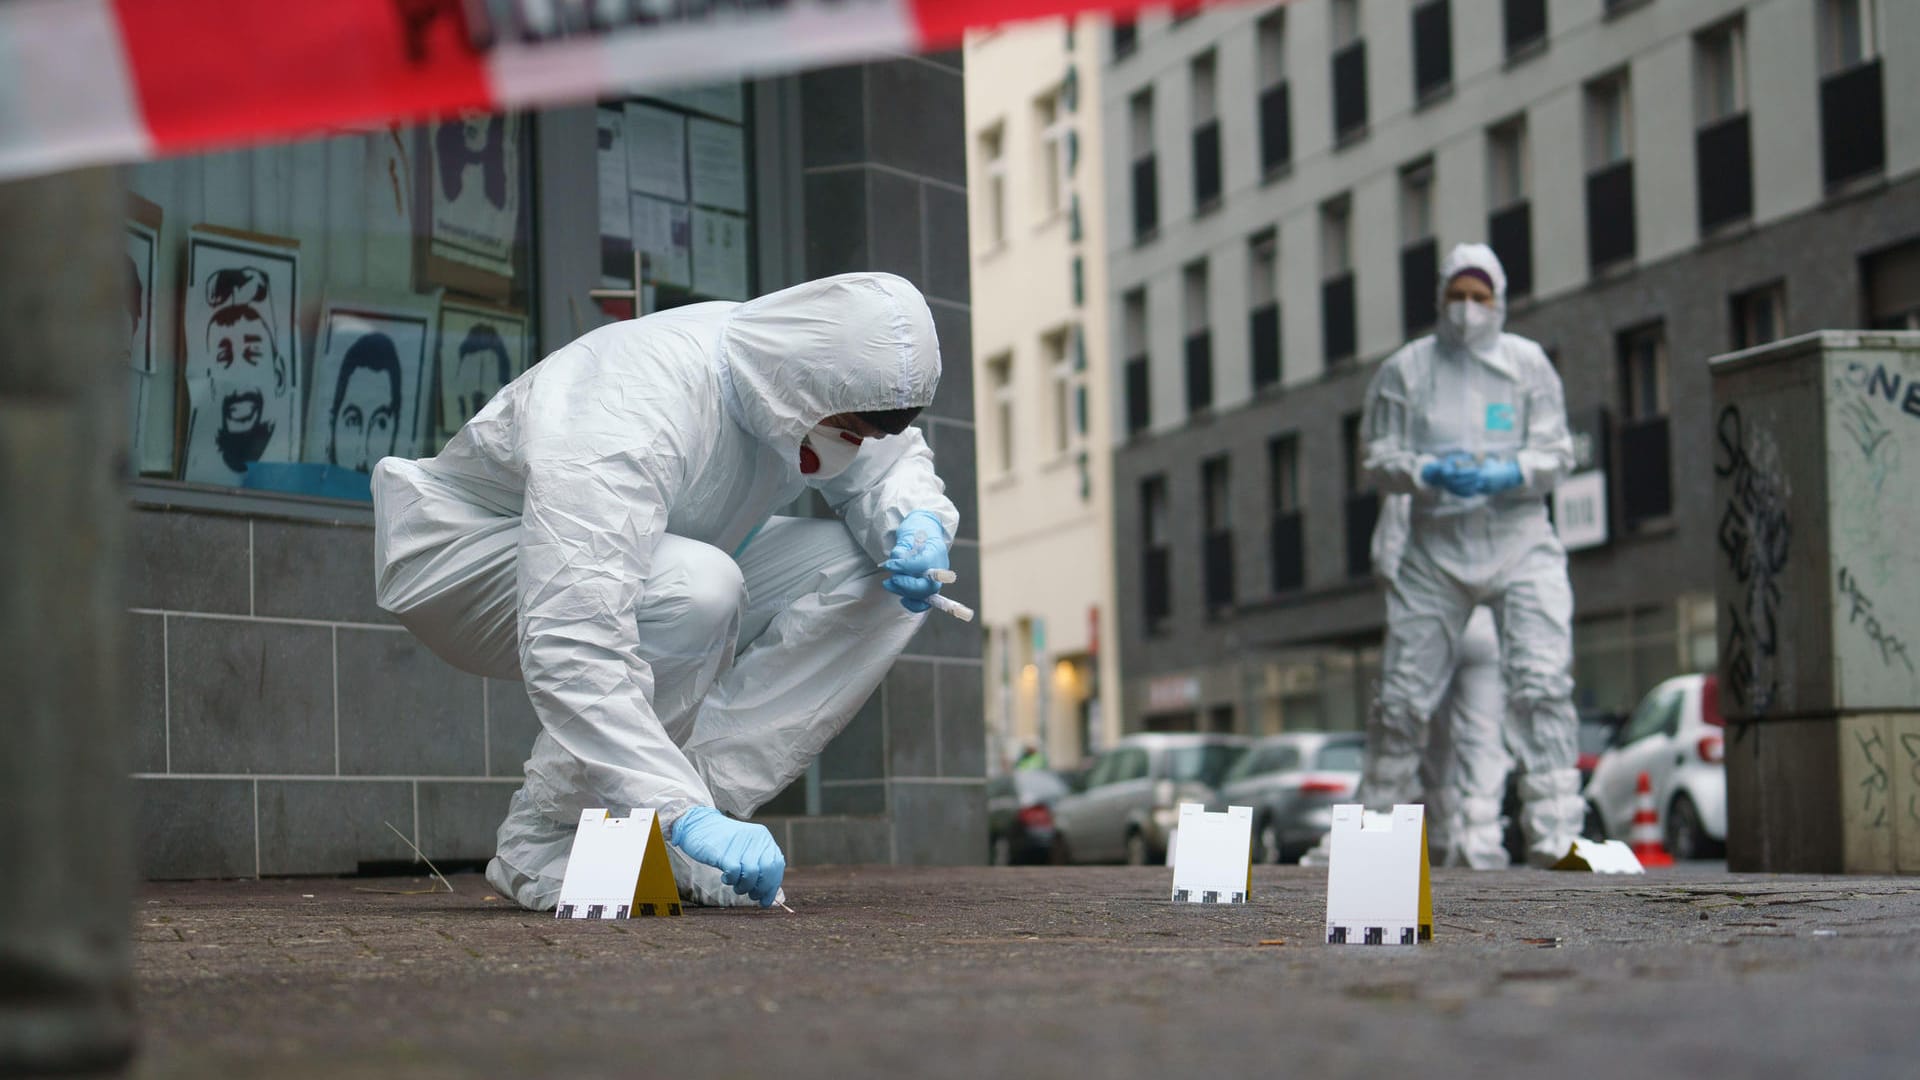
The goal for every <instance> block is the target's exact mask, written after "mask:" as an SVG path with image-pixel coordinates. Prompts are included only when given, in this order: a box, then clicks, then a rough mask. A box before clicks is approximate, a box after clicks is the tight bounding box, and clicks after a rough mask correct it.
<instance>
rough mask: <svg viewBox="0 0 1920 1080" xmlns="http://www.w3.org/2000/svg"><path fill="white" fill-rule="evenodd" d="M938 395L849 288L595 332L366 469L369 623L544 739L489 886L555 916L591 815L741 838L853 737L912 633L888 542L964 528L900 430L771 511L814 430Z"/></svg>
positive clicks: (911, 304)
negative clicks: (797, 510)
mask: <svg viewBox="0 0 1920 1080" xmlns="http://www.w3.org/2000/svg"><path fill="white" fill-rule="evenodd" d="M939 379H940V354H939V346H938V344H937V342H936V340H935V337H934V329H933V319H932V315H931V313H930V312H929V311H928V309H927V305H926V302H925V300H923V299H922V298H921V296H920V294H919V292H918V291H917V290H915V289H914V288H913V286H912V285H910V284H908V283H907V282H906V281H904V280H902V279H900V278H897V277H894V276H892V275H888V274H848V275H842V276H839V277H833V278H826V279H822V280H819V281H813V282H809V283H807V284H804V285H799V286H795V287H794V288H791V289H786V290H784V291H781V292H777V293H773V294H771V295H768V296H764V297H761V298H759V299H757V300H753V301H750V302H748V303H744V304H734V303H707V304H697V305H693V306H689V307H683V308H678V309H674V310H671V311H665V312H661V313H659V314H655V315H649V316H647V317H645V318H643V319H638V320H633V321H628V322H622V323H616V324H614V325H611V326H606V327H602V328H601V329H598V330H595V331H593V332H591V333H589V334H587V335H585V336H584V337H581V338H579V339H578V340H576V341H574V342H572V343H571V344H569V345H567V346H565V347H563V348H561V349H560V350H558V351H557V352H555V353H553V354H552V355H550V356H548V357H547V358H546V359H544V360H543V361H541V362H540V363H539V364H537V365H535V366H534V367H532V368H530V369H529V370H528V371H527V373H526V374H524V375H522V376H521V377H520V378H518V379H516V380H514V381H513V382H512V383H511V384H509V385H508V386H507V387H506V388H505V389H503V390H501V391H500V393H499V394H497V395H496V396H495V397H494V398H493V400H492V401H491V402H489V403H488V404H487V405H486V407H485V408H483V409H481V411H480V412H479V413H478V414H477V415H475V416H474V417H473V419H471V420H469V421H468V422H467V424H466V426H465V427H463V428H461V429H460V431H459V433H458V434H456V435H455V436H454V437H453V439H452V440H451V441H450V442H448V443H447V445H446V448H445V449H444V450H442V451H441V452H440V454H439V455H438V456H437V457H432V458H427V459H424V460H420V461H408V460H403V459H399V458H387V459H385V460H383V461H381V462H380V463H379V464H378V465H377V466H376V467H375V469H374V472H373V494H374V515H375V553H374V557H375V563H376V585H377V589H378V596H379V602H380V605H381V607H383V608H385V609H386V610H387V611H389V612H392V613H393V614H394V615H395V616H396V617H397V618H399V620H400V621H401V623H402V624H404V625H405V626H406V627H407V628H408V629H410V630H412V631H413V632H414V634H416V635H417V636H418V637H419V638H420V639H421V640H422V641H423V642H425V643H426V644H427V646H428V647H429V648H431V649H432V650H433V651H434V652H435V653H437V654H438V655H440V656H441V657H442V658H444V659H445V660H447V661H448V662H449V663H451V664H453V665H454V666H456V667H459V668H461V669H463V670H466V671H470V672H473V673H476V674H480V675H485V676H487V677H489V678H497V679H521V680H524V682H525V684H526V688H527V694H528V696H529V697H530V698H531V700H532V703H533V707H534V711H535V713H536V714H537V715H538V716H539V719H540V725H541V732H540V734H539V736H538V737H537V738H536V739H535V740H534V744H533V747H532V750H531V754H530V756H529V757H528V759H527V761H526V764H525V782H524V783H523V784H522V786H521V787H520V789H519V790H518V791H516V792H515V793H514V795H513V797H512V799H511V802H510V804H509V808H508V813H507V817H506V820H505V821H504V822H503V823H502V824H501V826H500V831H499V837H498V845H497V857H496V859H495V861H494V864H493V865H492V866H490V867H489V874H488V876H489V879H490V880H494V879H496V878H499V879H502V880H496V881H495V883H496V884H497V885H502V884H504V887H505V891H509V892H511V893H512V894H513V896H514V897H515V899H517V900H519V901H520V903H521V904H523V905H524V906H527V907H530V908H534V909H536V910H540V909H545V908H550V907H552V906H553V904H554V901H555V899H556V898H557V896H558V893H559V889H560V883H561V879H562V877H563V876H564V873H565V866H566V857H567V854H568V851H569V850H570V848H571V844H572V836H573V831H574V827H575V824H576V823H577V821H578V820H579V812H580V810H581V809H582V808H585V807H606V808H608V810H609V811H610V812H611V813H612V814H613V815H615V816H622V815H625V814H626V813H628V812H629V811H630V810H631V809H633V808H636V807H647V808H652V809H654V810H656V811H658V812H659V815H660V820H661V823H662V825H663V827H667V828H670V827H671V826H672V824H673V822H674V821H676V820H677V819H678V818H679V816H680V815H681V814H682V813H684V812H685V811H687V810H688V809H691V808H693V807H695V806H712V807H717V808H718V809H720V810H722V811H725V812H727V813H729V814H732V815H733V816H735V817H739V818H745V817H748V816H749V815H751V814H752V813H753V812H754V811H755V810H756V809H757V808H758V807H759V806H760V805H761V804H763V803H764V802H766V801H767V800H768V799H769V798H771V797H773V796H774V795H776V794H778V793H779V792H780V791H782V790H783V789H784V788H786V786H787V785H788V784H789V783H791V782H792V781H793V780H794V779H796V778H797V777H798V776H799V775H800V774H801V773H802V772H803V771H804V770H805V769H806V767H807V765H808V764H809V763H810V762H811V761H812V760H813V759H814V757H815V756H817V755H818V754H819V753H820V751H821V750H822V749H823V748H824V747H825V746H826V744H827V742H828V741H829V740H831V739H832V738H833V737H834V735H836V734H838V733H839V732H840V730H841V729H842V728H843V727H845V726H846V723H847V721H848V720H849V719H850V718H851V717H852V715H853V714H854V712H855V711H856V710H857V709H858V708H859V707H860V705H861V704H862V703H863V702H864V701H866V699H867V698H868V696H869V695H871V694H872V692H873V691H874V689H875V688H876V687H877V686H878V685H879V683H880V681H881V679H882V678H883V677H884V676H885V674H886V672H887V670H888V669H889V668H890V667H891V666H892V664H893V661H894V659H895V658H896V657H897V656H898V655H899V653H900V652H901V650H902V649H903V648H905V646H906V644H907V641H908V639H909V638H911V637H912V635H913V633H914V631H915V630H916V629H918V627H919V626H920V624H921V622H922V621H923V619H924V615H915V614H911V613H909V612H908V611H906V610H905V609H903V608H902V607H901V605H900V602H899V599H898V598H897V597H895V596H894V595H892V594H891V593H888V592H886V591H884V590H883V589H882V588H881V582H882V580H883V579H884V575H883V574H882V573H881V571H880V570H879V569H878V565H879V564H880V563H881V562H883V561H885V559H886V558H887V556H888V552H889V549H890V548H891V547H892V545H893V541H894V532H895V530H896V529H897V528H898V526H899V525H900V522H901V520H902V519H903V518H904V517H905V516H906V515H907V514H909V513H911V512H913V511H916V510H923V511H927V512H929V513H931V514H933V515H934V516H935V517H936V518H938V519H939V521H940V523H941V524H942V525H943V526H944V527H945V528H946V530H947V533H948V535H949V536H952V535H955V533H956V532H957V530H958V527H959V514H958V512H957V511H956V510H955V509H954V506H953V503H952V502H951V501H949V500H948V499H947V498H946V496H945V494H944V489H945V485H944V484H943V483H942V482H941V480H940V478H939V477H938V476H937V475H936V474H935V472H934V463H933V454H932V452H931V450H930V448H929V447H928V446H927V443H926V441H925V439H924V438H922V436H921V434H920V431H919V429H917V428H913V427H909V428H907V430H906V431H905V432H904V433H902V434H900V435H895V436H890V437H887V438H883V439H868V440H866V441H865V442H864V444H863V445H862V446H861V448H860V451H859V453H858V455H857V456H856V457H855V459H854V461H853V464H852V465H851V466H850V467H848V468H847V469H846V470H845V471H844V472H841V473H839V474H838V475H836V476H834V477H832V478H831V479H828V480H824V481H820V482H817V483H814V484H813V486H814V487H816V488H817V490H819V492H820V494H821V495H822V496H823V497H824V498H825V500H826V502H827V504H828V505H829V506H830V507H832V509H833V510H834V511H835V512H836V513H837V514H838V515H839V517H840V519H841V520H839V521H831V520H816V519H807V518H789V517H772V516H771V515H772V513H773V511H774V510H775V509H777V508H779V507H781V506H784V505H785V504H787V503H789V502H791V501H792V500H793V499H795V498H796V497H798V496H799V495H800V494H801V493H802V492H803V491H804V490H805V489H806V487H807V486H808V484H809V481H807V480H806V479H805V478H803V476H802V475H801V473H800V468H799V463H798V462H799V449H800V443H801V439H802V438H803V437H804V436H805V435H806V433H807V432H808V430H809V429H811V428H813V427H814V426H815V425H816V424H818V423H819V422H820V421H821V420H823V419H824V418H826V417H828V416H831V415H834V414H838V413H844V412H864V411H873V410H885V409H901V408H912V407H925V406H926V405H928V404H930V403H931V402H932V401H933V395H934V389H935V386H936V385H937V384H938V382H939ZM675 854H676V855H678V852H677V851H676V852H675ZM682 884H683V887H684V886H685V885H686V882H685V880H684V878H683V881H682Z"/></svg>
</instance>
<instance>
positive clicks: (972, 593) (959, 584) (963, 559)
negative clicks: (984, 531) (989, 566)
mask: <svg viewBox="0 0 1920 1080" xmlns="http://www.w3.org/2000/svg"><path fill="white" fill-rule="evenodd" d="M952 563H953V572H954V573H956V574H958V575H960V580H958V581H956V582H954V583H953V584H951V585H948V586H945V587H943V588H942V589H941V590H940V591H941V592H942V593H943V594H945V595H947V596H951V597H953V598H954V599H955V600H958V601H960V602H961V603H963V604H965V605H967V606H968V607H970V608H973V609H974V610H975V611H979V610H980V550H979V549H978V548H976V547H975V546H974V545H972V544H970V543H962V544H955V545H954V548H953V556H952ZM980 645H981V643H980V620H979V619H977V618H976V619H975V620H974V621H973V622H970V623H964V622H961V621H960V620H959V619H956V618H953V617H952V616H949V615H943V614H941V613H940V612H937V611H935V612H931V613H929V614H928V615H927V619H926V622H924V623H922V624H921V626H920V632H919V633H917V634H915V635H914V636H913V640H912V641H910V642H908V643H907V655H909V656H944V657H955V658H959V659H967V660H977V659H979V658H980Z"/></svg>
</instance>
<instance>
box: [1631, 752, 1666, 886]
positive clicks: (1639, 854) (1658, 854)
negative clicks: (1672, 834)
mask: <svg viewBox="0 0 1920 1080" xmlns="http://www.w3.org/2000/svg"><path fill="white" fill-rule="evenodd" d="M1635 790H1636V791H1637V794H1636V795H1635V796H1634V799H1633V828H1632V829H1631V830H1629V831H1628V833H1627V842H1628V843H1629V844H1632V845H1633V854H1634V857H1635V858H1637V859H1639V860H1640V865H1641V866H1672V865H1673V855H1672V854H1671V853H1670V852H1668V851H1667V845H1666V844H1665V842H1663V841H1662V840H1661V839H1660V813H1659V811H1657V810H1655V809H1654V808H1653V778H1652V777H1650V776H1648V775H1647V774H1646V773H1644V772H1642V773H1641V774H1640V784H1639V786H1638V787H1637V788H1636V789H1635Z"/></svg>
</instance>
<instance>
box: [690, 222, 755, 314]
mask: <svg viewBox="0 0 1920 1080" xmlns="http://www.w3.org/2000/svg"><path fill="white" fill-rule="evenodd" d="M693 291H694V292H696V293H699V294H700V295H701V296H706V297H711V298H713V299H715V300H745V299H746V298H747V219H746V218H742V217H735V216H733V215H732V214H721V213H716V212H714V211H712V210H699V209H696V210H694V212H693Z"/></svg>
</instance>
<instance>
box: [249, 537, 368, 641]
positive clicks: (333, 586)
mask: <svg viewBox="0 0 1920 1080" xmlns="http://www.w3.org/2000/svg"><path fill="white" fill-rule="evenodd" d="M253 610H254V613H255V614H256V615H275V616H282V617H286V618H294V619H321V620H327V621H337V622H364V623H391V622H393V621H394V620H393V617H392V616H390V615H388V614H387V613H386V612H384V611H381V610H380V606H379V605H378V604H376V603H374V600H373V530H372V529H369V528H366V527H364V526H360V525H327V524H322V523H319V522H295V521H256V522H254V525H253Z"/></svg>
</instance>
